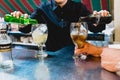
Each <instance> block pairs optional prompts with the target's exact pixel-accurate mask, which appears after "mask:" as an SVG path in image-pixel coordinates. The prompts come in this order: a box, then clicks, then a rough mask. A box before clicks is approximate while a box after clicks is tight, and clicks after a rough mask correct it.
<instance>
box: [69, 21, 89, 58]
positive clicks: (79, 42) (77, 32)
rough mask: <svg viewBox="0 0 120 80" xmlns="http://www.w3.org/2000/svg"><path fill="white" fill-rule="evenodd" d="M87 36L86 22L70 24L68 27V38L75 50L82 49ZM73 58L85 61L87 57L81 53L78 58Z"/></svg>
mask: <svg viewBox="0 0 120 80" xmlns="http://www.w3.org/2000/svg"><path fill="white" fill-rule="evenodd" d="M87 35H88V26H87V23H86V22H72V23H71V25H70V36H71V38H72V41H73V43H74V44H75V46H76V47H77V48H83V47H84V43H85V42H86V39H87ZM73 58H79V59H83V60H85V59H86V58H87V56H86V55H85V53H81V54H80V55H79V56H78V55H77V56H76V55H74V56H73Z"/></svg>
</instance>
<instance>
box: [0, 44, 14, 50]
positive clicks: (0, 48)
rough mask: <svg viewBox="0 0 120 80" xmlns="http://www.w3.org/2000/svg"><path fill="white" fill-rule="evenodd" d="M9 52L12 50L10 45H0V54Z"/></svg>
mask: <svg viewBox="0 0 120 80" xmlns="http://www.w3.org/2000/svg"><path fill="white" fill-rule="evenodd" d="M11 50H12V47H11V43H9V44H0V52H8V51H11Z"/></svg>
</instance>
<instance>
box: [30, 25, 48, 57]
mask: <svg viewBox="0 0 120 80" xmlns="http://www.w3.org/2000/svg"><path fill="white" fill-rule="evenodd" d="M31 30H32V38H33V42H34V43H35V44H37V45H38V48H39V51H38V53H37V54H36V55H35V56H36V57H38V58H45V57H47V55H48V54H47V53H46V52H45V51H44V49H43V47H45V42H46V40H47V37H48V28H47V25H46V24H34V25H32V28H31Z"/></svg>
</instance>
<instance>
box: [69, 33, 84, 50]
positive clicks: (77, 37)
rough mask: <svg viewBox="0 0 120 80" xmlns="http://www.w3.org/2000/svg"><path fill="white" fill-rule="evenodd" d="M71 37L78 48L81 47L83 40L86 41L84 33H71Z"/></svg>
mask: <svg viewBox="0 0 120 80" xmlns="http://www.w3.org/2000/svg"><path fill="white" fill-rule="evenodd" d="M71 38H72V40H73V42H74V43H75V44H76V45H77V46H78V48H83V47H84V44H85V41H86V36H85V35H80V34H78V35H71Z"/></svg>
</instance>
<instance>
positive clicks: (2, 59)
mask: <svg viewBox="0 0 120 80" xmlns="http://www.w3.org/2000/svg"><path fill="white" fill-rule="evenodd" d="M0 68H1V69H4V70H5V71H10V70H13V68H14V64H13V58H12V40H11V38H10V37H9V36H8V34H7V24H6V23H5V22H0Z"/></svg>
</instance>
